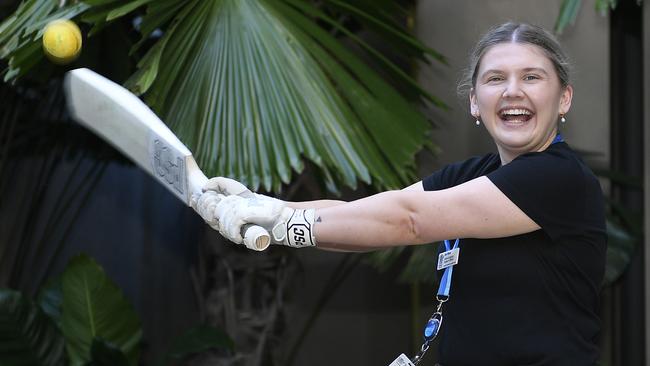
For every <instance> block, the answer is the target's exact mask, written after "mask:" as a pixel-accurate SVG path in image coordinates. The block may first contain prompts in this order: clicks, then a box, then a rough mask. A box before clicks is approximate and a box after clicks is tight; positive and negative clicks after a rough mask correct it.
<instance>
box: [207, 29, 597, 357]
mask: <svg viewBox="0 0 650 366" xmlns="http://www.w3.org/2000/svg"><path fill="white" fill-rule="evenodd" d="M462 86H467V89H469V93H468V94H469V105H470V110H471V114H472V115H473V116H474V117H475V118H476V123H477V124H481V123H482V124H483V125H484V126H485V128H486V129H487V131H488V132H489V134H490V136H491V137H492V139H493V140H494V143H495V144H496V147H497V151H498V154H487V155H485V156H481V157H474V158H471V159H468V160H466V161H463V162H459V163H455V164H451V165H448V166H446V167H444V168H442V169H441V170H439V171H436V172H434V173H433V174H432V175H430V176H428V177H426V178H424V179H423V180H422V181H421V182H418V183H415V184H413V185H412V186H410V187H407V188H405V189H403V190H401V191H388V192H383V193H379V194H376V195H373V196H370V197H367V198H364V199H360V200H357V201H353V202H339V201H312V202H283V201H280V200H277V199H273V198H269V197H265V196H261V195H251V194H250V193H248V194H246V195H242V194H240V193H242V192H244V191H247V190H246V188H245V187H243V186H242V185H241V184H239V183H238V182H235V181H233V180H230V179H227V178H213V179H212V180H210V182H209V183H208V185H207V186H206V193H205V194H203V195H202V196H201V197H199V198H198V200H197V202H196V204H195V207H196V208H197V211H199V213H201V215H202V216H203V218H204V219H205V220H206V221H207V222H208V223H209V224H211V225H212V226H213V227H214V228H215V229H217V230H219V232H220V233H221V234H222V235H223V236H225V237H226V238H228V239H229V240H231V241H233V242H235V243H242V236H241V232H242V229H243V228H244V226H245V225H248V224H256V225H260V226H262V227H264V228H266V229H267V230H268V231H269V232H271V233H272V242H273V243H274V244H282V245H289V246H292V247H307V246H315V247H317V248H321V249H330V250H346V251H368V250H373V249H379V248H385V247H390V246H397V245H414V244H424V243H431V242H434V241H440V240H443V239H450V238H460V241H459V247H460V254H459V258H453V256H452V262H453V261H454V260H457V264H456V265H455V266H454V267H453V268H454V276H453V284H452V285H451V293H448V294H447V295H450V296H448V298H447V297H445V296H443V300H445V299H448V301H447V303H446V304H445V326H444V327H442V329H441V333H440V336H441V340H440V352H439V356H440V360H439V362H440V364H441V365H444V366H460V365H499V366H504V365H571V366H579V365H595V364H596V362H597V360H598V347H597V336H598V332H599V319H598V314H597V308H598V295H599V290H600V284H601V281H602V278H603V273H604V266H605V250H606V234H605V215H604V207H603V198H602V193H601V188H600V186H599V183H598V181H597V179H596V178H595V176H594V175H593V173H592V172H591V171H590V170H589V168H587V167H586V166H585V164H584V163H583V162H582V161H581V160H580V158H578V156H577V155H576V154H575V152H573V150H571V148H570V147H569V145H568V144H567V143H566V142H565V141H564V140H563V139H562V136H561V135H560V133H559V128H558V127H559V124H560V123H562V122H564V121H565V117H564V116H565V114H566V113H567V112H568V111H569V108H570V106H571V98H572V95H573V88H572V87H571V85H570V80H569V72H568V64H567V57H566V56H565V54H564V52H563V51H562V49H561V48H560V45H559V44H558V42H557V41H556V39H555V38H554V37H553V36H552V35H551V34H550V33H548V32H547V31H545V30H543V29H541V28H538V27H535V26H531V25H528V24H519V23H506V24H502V25H500V26H497V27H495V28H493V29H491V30H490V31H489V32H488V33H486V34H485V35H484V36H483V38H482V39H481V40H480V41H479V42H478V44H477V45H476V48H475V50H474V52H473V54H472V57H471V61H470V67H469V68H468V74H467V77H466V82H465V83H463V85H462ZM560 121H561V122H560ZM244 196H248V197H249V198H244ZM448 249H452V248H448ZM451 254H453V253H451V251H450V255H451ZM454 255H456V254H454ZM458 259H459V260H458Z"/></svg>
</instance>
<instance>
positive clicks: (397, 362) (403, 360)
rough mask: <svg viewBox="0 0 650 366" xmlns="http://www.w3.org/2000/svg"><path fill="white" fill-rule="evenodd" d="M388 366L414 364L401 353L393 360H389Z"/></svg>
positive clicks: (411, 365)
mask: <svg viewBox="0 0 650 366" xmlns="http://www.w3.org/2000/svg"><path fill="white" fill-rule="evenodd" d="M388 366H415V365H414V364H413V362H411V360H410V359H409V358H408V357H406V355H404V354H403V353H402V354H401V355H399V357H397V358H396V359H395V361H393V362H391V363H390V365H388Z"/></svg>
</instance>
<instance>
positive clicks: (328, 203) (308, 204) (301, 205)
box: [287, 200, 346, 210]
mask: <svg viewBox="0 0 650 366" xmlns="http://www.w3.org/2000/svg"><path fill="white" fill-rule="evenodd" d="M344 203H346V202H345V201H337V200H316V201H304V202H289V201H287V206H289V207H291V208H293V209H303V210H305V209H309V208H315V209H319V208H327V207H333V206H338V205H342V204H344Z"/></svg>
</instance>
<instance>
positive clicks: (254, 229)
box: [243, 225, 271, 252]
mask: <svg viewBox="0 0 650 366" xmlns="http://www.w3.org/2000/svg"><path fill="white" fill-rule="evenodd" d="M243 237H244V245H246V248H248V249H252V250H256V251H258V252H261V251H262V250H264V249H266V248H268V247H269V245H270V244H271V236H270V235H269V232H268V231H266V229H264V228H263V227H261V226H257V225H246V226H244V235H243Z"/></svg>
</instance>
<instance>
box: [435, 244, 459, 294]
mask: <svg viewBox="0 0 650 366" xmlns="http://www.w3.org/2000/svg"><path fill="white" fill-rule="evenodd" d="M459 241H460V239H456V241H455V242H454V246H453V247H451V245H449V240H445V251H447V252H448V251H450V250H453V249H456V248H458V242H459ZM453 273H454V266H450V267H447V268H445V271H444V272H443V274H442V278H441V279H440V287H438V296H437V298H438V301H440V299H444V300H447V299H449V291H450V290H451V275H452V274H453Z"/></svg>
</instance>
